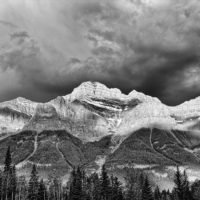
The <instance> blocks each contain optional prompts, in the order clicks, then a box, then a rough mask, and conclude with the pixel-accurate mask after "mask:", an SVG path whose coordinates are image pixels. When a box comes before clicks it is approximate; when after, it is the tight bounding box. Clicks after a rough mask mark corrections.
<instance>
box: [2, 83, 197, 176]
mask: <svg viewBox="0 0 200 200" xmlns="http://www.w3.org/2000/svg"><path fill="white" fill-rule="evenodd" d="M199 117H200V97H197V98H196V99H193V100H191V101H188V102H185V103H183V104H181V105H178V106H174V107H170V106H167V105H165V104H163V103H162V102H161V101H160V100H159V99H158V98H154V97H151V96H148V95H145V94H143V93H140V92H137V91H135V90H134V91H132V92H131V93H129V94H128V95H125V94H122V93H121V91H120V90H118V89H109V88H107V87H106V86H105V85H103V84H101V83H97V82H85V83H82V84H81V85H80V86H79V87H78V88H75V89H74V90H73V92H72V93H71V94H68V95H66V96H60V97H57V98H56V99H53V100H51V101H49V102H47V103H36V102H32V101H30V100H27V99H24V98H17V99H14V100H11V101H7V102H3V103H0V152H1V157H0V164H3V158H4V154H5V151H6V148H7V146H8V145H10V146H11V151H12V155H13V158H14V162H15V163H16V165H17V168H18V169H20V170H25V169H27V168H29V166H30V165H31V164H33V163H35V164H37V165H38V166H39V167H40V168H41V169H42V172H43V174H44V173H45V174H48V173H53V172H54V171H55V170H56V169H57V170H56V171H57V172H58V173H59V174H60V175H62V176H64V175H66V174H68V173H69V171H70V170H71V169H72V168H73V166H77V165H81V166H84V167H85V168H86V169H87V170H88V171H95V170H99V167H100V166H101V165H102V164H104V163H105V164H106V165H107V167H108V168H109V169H110V170H117V169H123V168H126V167H128V168H143V169H151V170H154V172H155V170H158V168H159V169H160V167H162V168H167V169H171V168H170V167H172V166H176V165H181V166H187V167H199V165H200V148H199V147H200V138H199V135H200V120H199V119H200V118H199ZM58 169H59V170H58ZM165 171H166V170H165ZM159 173H160V171H159ZM154 174H155V173H154ZM156 174H158V173H157V172H156Z"/></svg>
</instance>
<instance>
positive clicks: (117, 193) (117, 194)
mask: <svg viewBox="0 0 200 200" xmlns="http://www.w3.org/2000/svg"><path fill="white" fill-rule="evenodd" d="M110 179H111V197H110V199H111V200H122V199H123V198H122V196H123V195H122V190H121V184H120V182H119V181H118V178H117V177H113V175H112V176H111V178H110Z"/></svg>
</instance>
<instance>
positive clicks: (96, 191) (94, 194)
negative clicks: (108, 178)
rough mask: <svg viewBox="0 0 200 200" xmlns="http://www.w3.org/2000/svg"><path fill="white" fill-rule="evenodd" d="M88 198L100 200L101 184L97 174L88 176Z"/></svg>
mask: <svg viewBox="0 0 200 200" xmlns="http://www.w3.org/2000/svg"><path fill="white" fill-rule="evenodd" d="M90 179H91V180H90V197H91V199H93V200H101V183H100V179H99V176H98V174H97V173H94V174H92V175H91V176H90Z"/></svg>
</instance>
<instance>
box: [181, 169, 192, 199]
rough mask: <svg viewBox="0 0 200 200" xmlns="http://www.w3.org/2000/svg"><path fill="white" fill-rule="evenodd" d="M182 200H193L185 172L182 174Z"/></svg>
mask: <svg viewBox="0 0 200 200" xmlns="http://www.w3.org/2000/svg"><path fill="white" fill-rule="evenodd" d="M183 200H193V197H192V193H191V190H190V186H189V181H188V177H187V174H186V171H184V173H183Z"/></svg>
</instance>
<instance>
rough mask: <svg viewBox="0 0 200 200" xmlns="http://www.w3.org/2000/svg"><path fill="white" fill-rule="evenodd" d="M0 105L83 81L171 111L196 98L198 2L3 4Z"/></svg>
mask: <svg viewBox="0 0 200 200" xmlns="http://www.w3.org/2000/svg"><path fill="white" fill-rule="evenodd" d="M0 3H1V7H0V101H4V100H8V99H11V98H15V97H18V96H23V97H26V98H29V99H32V100H35V101H48V100H49V99H51V98H54V97H56V96H58V95H65V94H67V93H69V92H71V91H72V89H73V88H74V87H76V86H78V85H79V84H80V83H81V82H83V81H88V80H91V81H99V82H102V83H104V84H106V85H107V86H108V87H118V88H119V89H121V90H122V92H124V93H129V92H130V91H132V90H133V89H135V90H138V91H141V92H144V93H146V94H149V95H152V96H156V97H158V98H160V100H161V101H163V102H164V103H166V104H168V105H176V104H179V103H182V102H183V101H185V100H188V99H190V98H194V97H196V96H199V95H200V60H199V58H200V57H199V56H200V55H199V54H200V24H199V21H200V2H199V1H198V0H191V1H187V0H163V1H160V0H113V1H108V0H101V1H97V0H82V1H80V0H67V1H66V0H60V1H54V0H7V1H4V0H0Z"/></svg>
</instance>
